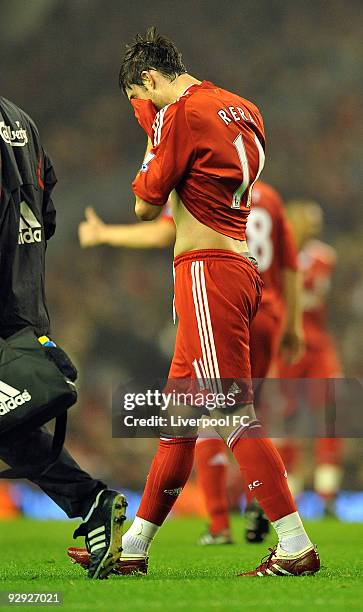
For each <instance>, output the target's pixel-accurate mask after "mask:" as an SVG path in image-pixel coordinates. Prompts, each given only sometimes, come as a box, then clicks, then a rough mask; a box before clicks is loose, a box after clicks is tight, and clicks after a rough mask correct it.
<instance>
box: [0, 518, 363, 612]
mask: <svg viewBox="0 0 363 612" xmlns="http://www.w3.org/2000/svg"><path fill="white" fill-rule="evenodd" d="M307 526H308V529H309V533H310V534H311V537H312V539H313V541H314V542H317V543H318V544H319V551H320V555H321V559H322V564H323V569H322V570H321V571H320V573H319V574H317V575H316V576H312V577H309V576H306V577H301V578H273V577H271V578H262V579H258V578H237V577H236V574H237V573H238V572H239V571H241V570H249V569H251V568H253V567H255V566H256V565H257V563H258V562H259V561H260V559H261V557H262V556H264V555H265V552H267V550H266V545H265V544H262V545H246V544H244V543H242V533H243V520H242V519H241V518H239V517H237V518H234V519H233V531H234V535H235V539H236V540H237V541H238V543H237V544H235V545H233V546H213V547H199V546H197V545H196V544H195V541H196V539H197V537H198V535H200V532H201V531H202V530H203V523H202V521H200V520H198V519H172V520H170V521H169V522H168V523H167V524H166V525H165V526H164V528H163V529H162V530H161V531H160V534H159V535H158V539H157V542H156V543H155V544H154V546H153V550H152V558H151V563H150V571H149V575H148V576H147V577H138V576H128V577H117V576H112V577H111V578H110V579H108V580H106V581H95V582H92V581H89V580H87V579H86V576H85V572H84V571H83V570H82V569H81V568H80V567H77V566H74V565H72V564H71V563H70V561H69V560H68V558H67V557H66V555H65V549H66V548H67V546H69V545H72V540H71V533H72V529H73V525H72V524H70V523H67V522H37V521H32V520H27V519H20V520H16V521H11V522H3V523H2V524H1V525H0V542H1V559H2V562H1V569H0V579H1V583H0V590H1V591H8V590H10V591H12V592H14V591H15V592H54V591H61V592H63V594H64V604H63V605H62V606H58V607H59V608H60V609H62V610H75V611H82V610H87V611H88V610H89V611H92V612H93V611H94V610H95V611H96V610H107V611H108V610H112V609H114V610H122V611H125V612H128V611H130V612H131V611H132V612H139V611H140V612H141V611H145V610H149V611H150V612H153V611H154V610H163V611H164V612H169V611H170V610H175V611H176V612H177V611H178V610H190V611H191V612H194V611H199V610H210V611H215V610H216V611H223V612H224V611H226V612H231V611H237V610H238V611H241V610H255V611H256V610H264V609H266V608H267V609H268V610H272V611H275V610H279V612H280V610H281V609H282V610H287V609H288V610H302V609H304V610H307V611H309V612H310V611H315V610H327V609H329V610H345V609H348V608H349V609H353V610H363V585H362V568H363V566H362V560H361V555H362V553H361V550H362V542H363V524H347V523H339V522H338V521H335V520H331V519H330V520H324V521H313V522H310V523H309V522H308V523H307ZM273 542H274V537H273V536H272V535H271V538H270V539H269V540H268V542H267V544H268V545H271V544H272V543H273ZM77 545H79V546H81V545H82V544H81V542H80V541H79V542H77ZM34 607H35V608H38V607H40V606H32V608H33V609H34ZM41 607H42V608H43V609H44V606H41ZM6 608H8V606H6ZM52 608H53V609H54V606H52Z"/></svg>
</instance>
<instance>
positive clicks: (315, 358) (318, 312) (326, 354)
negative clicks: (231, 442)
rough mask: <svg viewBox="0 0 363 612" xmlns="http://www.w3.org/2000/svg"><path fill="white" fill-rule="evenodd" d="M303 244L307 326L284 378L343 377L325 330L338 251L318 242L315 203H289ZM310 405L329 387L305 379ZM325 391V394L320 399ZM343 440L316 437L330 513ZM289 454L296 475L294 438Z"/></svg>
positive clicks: (320, 484) (319, 480) (318, 403)
mask: <svg viewBox="0 0 363 612" xmlns="http://www.w3.org/2000/svg"><path fill="white" fill-rule="evenodd" d="M288 216H289V219H290V222H291V224H292V228H293V231H294V235H295V238H296V242H297V245H298V248H299V258H298V261H299V268H300V270H301V273H302V277H303V311H304V312H303V329H304V338H305V351H304V353H303V354H302V356H301V358H300V359H299V360H298V361H297V362H296V363H294V364H288V363H286V361H285V360H284V359H283V358H281V359H279V363H278V370H279V376H280V377H281V378H297V379H301V378H303V379H305V378H306V379H322V383H323V381H324V379H327V378H340V377H341V376H342V368H341V364H340V361H339V358H338V355H337V351H336V348H335V343H334V340H333V338H332V336H331V335H330V333H329V331H328V328H327V320H326V301H327V296H328V293H329V289H330V285H331V277H332V274H333V271H334V268H335V263H336V253H335V251H334V249H333V248H332V247H331V246H329V245H328V244H325V243H324V242H321V241H320V240H317V236H319V235H320V233H321V230H322V225H323V214H322V209H321V207H320V206H319V204H317V203H316V202H311V201H304V200H301V201H293V202H290V204H289V206H288ZM306 394H307V397H306V400H307V404H308V405H309V406H310V409H312V410H319V409H322V408H323V406H324V404H325V386H324V383H323V384H319V383H318V385H314V384H311V385H309V383H307V386H306ZM322 395H323V397H322ZM295 402H296V399H293V398H292V399H291V402H290V405H289V407H288V411H289V412H290V413H291V412H293V411H294V407H295ZM341 446H342V445H341V440H340V439H337V438H317V439H316V441H315V453H316V457H315V464H316V466H317V467H316V468H315V471H314V488H315V490H316V491H317V492H318V493H319V494H320V495H321V496H322V497H323V499H324V500H325V502H326V512H327V514H330V513H332V512H333V509H334V500H335V497H336V494H337V492H338V491H339V487H340V483H341V477H342V470H341V453H342V448H341ZM279 448H280V451H281V452H282V453H283V456H284V457H285V460H286V463H287V464H288V465H287V469H288V471H289V473H290V472H291V473H292V475H293V474H294V469H296V464H297V462H298V459H299V447H298V446H297V445H296V444H294V443H292V442H290V443H286V444H285V445H284V446H283V447H279Z"/></svg>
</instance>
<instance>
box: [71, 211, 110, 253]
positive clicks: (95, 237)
mask: <svg viewBox="0 0 363 612" xmlns="http://www.w3.org/2000/svg"><path fill="white" fill-rule="evenodd" d="M84 214H85V217H86V220H85V221H82V222H81V223H80V224H79V226H78V238H79V242H80V245H81V247H83V248H86V247H93V246H97V245H98V244H102V230H103V228H104V227H105V223H104V222H103V221H102V219H101V218H100V217H99V216H98V215H97V214H96V213H95V211H94V210H93V208H92V207H91V206H88V207H87V208H86V209H85V211H84Z"/></svg>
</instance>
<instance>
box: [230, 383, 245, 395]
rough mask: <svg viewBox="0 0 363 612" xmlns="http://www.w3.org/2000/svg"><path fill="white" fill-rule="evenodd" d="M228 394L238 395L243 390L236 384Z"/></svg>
mask: <svg viewBox="0 0 363 612" xmlns="http://www.w3.org/2000/svg"><path fill="white" fill-rule="evenodd" d="M228 393H230V394H231V395H237V393H242V389H240V388H239V386H238V385H237V383H236V382H234V383H233V384H232V385H231V386H230V388H229V389H228Z"/></svg>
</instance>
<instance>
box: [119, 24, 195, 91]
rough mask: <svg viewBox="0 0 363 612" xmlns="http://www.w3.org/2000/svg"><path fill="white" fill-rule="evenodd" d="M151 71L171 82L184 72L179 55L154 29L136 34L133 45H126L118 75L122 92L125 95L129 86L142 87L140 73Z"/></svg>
mask: <svg viewBox="0 0 363 612" xmlns="http://www.w3.org/2000/svg"><path fill="white" fill-rule="evenodd" d="M151 69H153V70H158V71H159V72H161V74H163V75H164V76H165V77H168V78H169V79H170V80H171V81H173V80H174V79H175V78H176V77H177V76H179V75H180V74H184V73H185V72H186V68H185V66H184V64H183V60H182V55H181V53H180V52H179V51H178V49H177V48H176V46H175V45H174V43H173V42H172V41H171V40H169V39H168V38H166V36H162V35H161V34H159V33H158V32H157V30H156V28H155V27H151V28H148V29H147V30H146V32H145V34H144V35H142V34H137V35H136V37H135V40H134V41H133V43H132V44H131V45H126V51H125V56H124V58H123V60H122V64H121V68H120V74H119V85H120V88H121V89H122V91H123V92H124V93H126V89H127V88H128V87H131V85H143V81H142V78H141V73H142V72H143V71H144V70H151Z"/></svg>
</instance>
